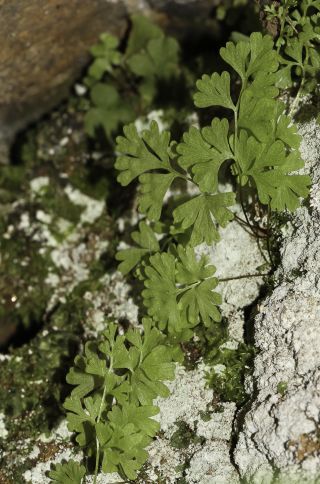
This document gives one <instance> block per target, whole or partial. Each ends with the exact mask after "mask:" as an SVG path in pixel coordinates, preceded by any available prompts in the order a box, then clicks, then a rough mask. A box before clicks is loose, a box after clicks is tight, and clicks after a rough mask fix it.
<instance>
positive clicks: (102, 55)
mask: <svg viewBox="0 0 320 484" xmlns="http://www.w3.org/2000/svg"><path fill="white" fill-rule="evenodd" d="M118 46H119V40H118V39H117V38H116V37H114V36H113V35H110V34H108V33H104V34H101V35H100V42H99V43H98V44H96V45H94V46H92V47H91V49H90V52H91V54H92V55H93V56H94V57H95V60H94V61H93V63H92V64H91V66H90V67H89V71H88V73H89V76H91V77H92V78H93V79H95V80H97V81H100V79H101V78H102V76H103V74H104V73H105V72H111V71H112V68H113V66H116V65H119V64H120V61H121V53H120V52H119V51H118V50H117V49H118Z"/></svg>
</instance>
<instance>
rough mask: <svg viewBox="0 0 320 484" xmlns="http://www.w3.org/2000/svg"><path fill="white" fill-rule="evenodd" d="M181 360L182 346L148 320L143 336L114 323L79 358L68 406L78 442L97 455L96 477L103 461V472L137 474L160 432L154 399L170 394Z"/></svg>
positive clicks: (72, 375)
mask: <svg viewBox="0 0 320 484" xmlns="http://www.w3.org/2000/svg"><path fill="white" fill-rule="evenodd" d="M177 360H180V361H181V352H180V351H179V349H178V348H177V347H175V346H170V345H168V344H167V342H166V338H165V335H164V334H162V333H161V332H160V331H159V330H158V329H157V328H156V327H154V326H152V324H151V321H150V320H148V319H145V320H144V322H143V334H141V332H140V331H139V330H138V329H130V330H129V331H127V332H126V333H125V334H124V335H117V325H116V324H114V323H110V324H109V325H108V328H107V329H106V331H104V333H103V335H102V339H101V341H100V342H99V343H98V342H88V343H87V344H86V347H85V353H84V355H83V356H81V357H77V358H76V360H75V366H74V367H73V368H71V370H70V372H69V373H68V375H67V382H68V383H70V384H71V385H74V386H75V388H74V389H73V391H72V392H71V396H70V397H69V398H67V399H66V401H65V403H64V407H65V408H66V410H67V420H68V427H69V429H70V430H72V431H74V432H75V433H76V435H77V437H76V441H77V442H78V444H79V445H80V446H81V447H84V448H85V449H86V453H87V455H88V456H89V457H90V456H94V457H95V479H96V475H97V472H98V469H99V468H100V463H101V468H102V471H103V472H115V471H118V472H120V473H122V474H123V475H125V476H127V477H128V478H129V479H135V478H136V476H137V470H138V469H139V468H140V467H141V466H142V465H143V464H144V462H145V461H146V459H147V455H148V454H147V452H146V451H145V448H146V446H147V445H148V444H149V443H150V442H151V440H152V438H153V437H154V436H155V435H156V433H157V432H158V431H159V423H158V422H156V421H155V420H153V419H152V417H153V416H154V415H156V414H157V413H158V411H159V409H158V408H157V407H155V406H154V405H153V400H154V399H155V398H157V397H158V396H161V397H166V396H168V395H169V390H168V388H167V386H166V385H165V384H164V383H163V382H164V381H166V380H172V379H173V378H174V361H177ZM62 471H63V472H64V468H62V469H61V472H62ZM55 475H56V474H55V473H53V474H51V477H54V476H55ZM94 482H96V481H94Z"/></svg>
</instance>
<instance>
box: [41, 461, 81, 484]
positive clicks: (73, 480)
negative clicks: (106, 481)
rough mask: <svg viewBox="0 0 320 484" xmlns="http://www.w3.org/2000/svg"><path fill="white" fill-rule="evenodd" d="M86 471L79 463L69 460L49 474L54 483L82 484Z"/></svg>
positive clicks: (58, 465)
mask: <svg viewBox="0 0 320 484" xmlns="http://www.w3.org/2000/svg"><path fill="white" fill-rule="evenodd" d="M85 473H86V469H85V467H84V466H82V465H80V464H79V462H76V461H74V460H69V461H68V462H65V463H64V464H56V465H55V469H54V470H51V471H50V472H49V477H50V478H51V480H52V482H56V483H59V484H82V482H83V478H84V476H85Z"/></svg>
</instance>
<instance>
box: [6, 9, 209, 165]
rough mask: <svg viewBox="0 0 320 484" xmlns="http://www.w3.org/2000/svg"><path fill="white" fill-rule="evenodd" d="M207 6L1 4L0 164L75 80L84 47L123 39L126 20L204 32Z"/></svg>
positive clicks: (83, 59) (81, 65)
mask: <svg viewBox="0 0 320 484" xmlns="http://www.w3.org/2000/svg"><path fill="white" fill-rule="evenodd" d="M213 4H214V2H213V3H212V1H209V0H200V1H199V0H165V1H161V2H158V1H157V2H154V1H150V2H149V1H147V0H69V1H68V2H63V1H61V0H51V1H50V2H48V1H46V0H18V1H16V2H12V1H11V0H1V1H0V43H1V46H2V47H1V52H0V159H1V158H2V159H5V158H6V157H7V156H8V153H7V142H8V141H10V140H11V139H12V137H13V136H14V134H15V133H16V132H17V131H18V130H20V129H23V128H24V127H25V126H26V125H27V124H28V123H29V122H31V121H34V120H35V119H37V118H38V117H39V116H40V115H42V114H44V113H46V112H48V111H49V110H50V109H51V108H52V107H53V106H54V105H56V104H57V103H58V102H59V101H60V100H61V99H63V98H64V97H66V95H67V94H68V89H69V88H70V86H71V85H72V84H73V83H74V81H75V79H76V78H77V77H79V75H80V74H81V72H82V70H83V68H84V67H85V66H86V65H87V63H88V61H89V58H90V57H89V47H90V46H91V45H92V44H93V43H95V42H96V41H97V39H98V36H99V34H100V33H102V32H105V31H108V32H111V33H113V34H115V35H117V36H120V37H121V36H123V34H124V33H125V30H126V28H127V25H128V18H129V14H130V13H132V12H137V11H142V12H143V13H145V14H147V15H152V16H153V17H154V19H155V20H156V21H158V22H159V23H161V24H162V25H163V26H164V27H166V28H169V30H171V31H174V32H176V33H178V32H179V31H183V32H184V35H187V30H188V25H189V28H190V25H191V23H192V27H193V28H195V26H194V17H195V16H194V14H195V12H196V13H197V22H196V23H197V24H199V25H201V26H202V29H203V26H204V23H205V19H206V18H208V15H209V11H210V10H211V8H212V6H213Z"/></svg>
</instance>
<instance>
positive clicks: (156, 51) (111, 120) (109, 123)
mask: <svg viewBox="0 0 320 484" xmlns="http://www.w3.org/2000/svg"><path fill="white" fill-rule="evenodd" d="M90 52H91V54H92V56H93V59H94V60H93V62H92V64H91V66H90V68H89V69H88V73H87V76H86V78H85V80H84V83H85V85H86V87H87V88H88V90H89V98H90V99H89V103H88V105H87V106H86V114H85V130H86V132H87V133H88V134H89V135H90V136H92V137H94V136H95V135H96V133H97V130H101V129H102V130H103V133H104V135H105V137H106V139H107V140H108V141H109V142H110V143H111V144H113V135H114V133H116V132H117V131H118V129H119V126H122V125H123V124H124V123H128V122H130V121H134V120H135V119H137V118H138V117H139V116H141V115H143V114H145V113H146V112H148V110H150V108H151V106H154V105H155V98H156V96H157V95H158V94H159V89H160V88H159V85H161V84H162V85H165V84H166V83H167V82H168V81H170V82H171V84H172V82H173V79H177V78H178V77H179V76H181V75H182V70H183V69H182V66H181V65H180V63H179V62H180V58H179V57H180V47H179V44H178V42H177V41H176V40H175V39H174V38H173V37H170V36H167V35H165V34H164V32H163V31H162V30H161V28H160V27H159V26H157V25H155V24H154V23H152V22H151V21H150V20H149V19H147V18H146V17H143V16H142V15H133V16H132V17H131V29H130V34H129V37H128V42H127V45H126V49H125V51H124V52H122V50H121V49H120V46H119V40H118V39H117V38H116V37H114V36H113V35H111V34H108V33H104V34H101V36H100V40H99V43H97V44H96V45H94V46H93V47H92V48H91V50H90ZM186 77H188V76H186Z"/></svg>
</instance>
